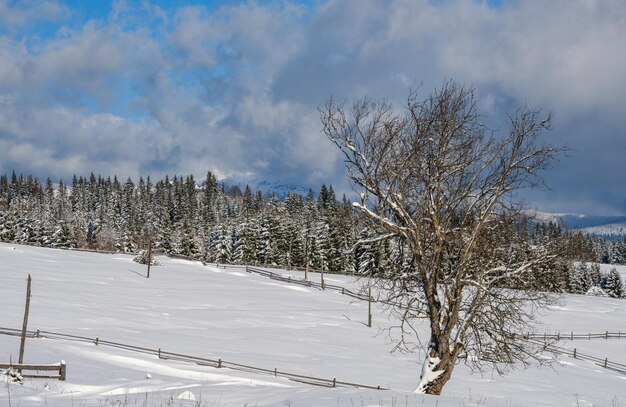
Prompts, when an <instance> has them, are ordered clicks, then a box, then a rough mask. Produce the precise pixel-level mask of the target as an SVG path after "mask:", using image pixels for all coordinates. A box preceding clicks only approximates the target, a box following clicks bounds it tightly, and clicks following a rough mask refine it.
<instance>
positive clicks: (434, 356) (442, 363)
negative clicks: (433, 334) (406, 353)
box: [415, 343, 456, 395]
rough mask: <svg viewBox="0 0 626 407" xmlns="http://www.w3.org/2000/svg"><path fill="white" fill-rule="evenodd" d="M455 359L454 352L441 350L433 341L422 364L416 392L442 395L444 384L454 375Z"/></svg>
mask: <svg viewBox="0 0 626 407" xmlns="http://www.w3.org/2000/svg"><path fill="white" fill-rule="evenodd" d="M441 353H443V354H441ZM455 359H456V358H455V357H454V354H451V353H449V352H445V351H444V352H439V351H438V350H437V349H436V347H432V343H431V346H429V347H428V353H427V357H426V359H425V360H424V364H423V366H422V374H421V375H420V383H419V385H418V386H417V388H416V389H415V393H420V394H432V395H440V394H441V390H442V389H443V386H444V385H445V384H446V383H447V382H448V380H450V377H451V376H452V369H454V362H455Z"/></svg>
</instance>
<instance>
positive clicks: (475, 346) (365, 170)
mask: <svg viewBox="0 0 626 407" xmlns="http://www.w3.org/2000/svg"><path fill="white" fill-rule="evenodd" d="M320 116H321V121H322V125H323V131H324V133H325V134H326V135H327V136H328V138H329V139H330V140H331V141H332V142H334V143H335V144H336V145H337V146H338V147H339V149H340V150H341V151H342V152H343V153H344V155H345V158H346V160H345V162H346V165H347V169H348V177H349V179H350V181H351V182H352V183H353V184H354V185H355V187H356V188H358V189H359V190H360V192H361V201H360V202H355V203H354V206H355V207H356V208H357V209H358V210H359V211H361V213H362V215H363V216H365V217H368V218H370V219H371V220H372V221H374V222H375V223H376V224H378V226H379V227H380V228H381V230H383V231H384V233H381V235H380V239H381V240H383V239H385V238H392V237H393V238H399V239H401V240H403V241H404V242H405V244H406V246H407V247H408V249H409V250H410V253H411V268H410V269H409V270H406V269H404V268H389V269H387V270H384V274H385V275H384V278H382V279H380V284H381V285H382V286H383V288H384V291H383V292H386V293H388V294H387V295H388V296H389V297H390V299H393V300H394V301H396V302H398V301H400V302H401V303H402V304H403V307H402V309H397V311H398V315H399V317H400V321H401V324H400V325H401V328H402V329H401V333H402V335H401V337H400V338H399V339H398V341H399V343H398V345H399V346H401V345H406V346H410V345H411V342H413V344H414V343H415V342H414V341H415V340H416V338H414V337H412V336H411V335H412V334H413V333H414V332H415V330H414V329H413V324H414V323H415V322H416V320H418V319H423V318H425V319H426V320H427V321H428V326H429V328H430V337H429V338H428V339H426V340H423V339H422V340H421V341H420V340H419V339H417V342H418V343H423V344H424V346H425V348H424V352H425V355H424V356H425V357H424V363H423V368H422V372H421V375H420V378H419V384H418V386H417V388H416V390H415V391H416V392H420V393H427V394H440V393H441V391H442V389H443V387H444V385H445V383H446V382H447V381H448V380H449V379H450V377H451V374H452V370H453V369H454V366H455V365H456V363H457V361H458V360H459V358H461V357H462V358H464V359H465V361H466V363H467V364H468V365H470V366H471V367H473V368H477V369H484V368H487V367H492V368H495V369H496V370H497V371H498V372H504V371H506V368H507V367H510V366H511V365H513V364H514V363H516V362H518V361H519V362H522V363H528V362H529V361H530V360H533V356H538V352H539V351H540V350H539V349H537V348H536V347H535V346H533V345H532V344H530V343H528V342H525V341H520V340H518V339H516V335H519V334H521V333H522V332H524V331H528V330H529V329H530V328H531V327H532V325H533V322H534V317H535V315H536V311H537V310H538V309H541V308H543V307H545V306H547V305H549V304H552V303H554V301H555V300H556V299H557V297H555V294H551V293H548V292H542V291H540V290H539V289H538V288H540V287H537V285H536V284H535V282H536V281H538V278H537V277H540V276H541V275H544V274H549V273H550V272H551V271H550V270H549V269H548V266H547V264H548V263H549V262H550V261H551V260H553V259H554V257H555V255H554V254H553V253H552V248H551V245H550V242H549V241H545V242H541V243H538V244H534V245H531V244H529V243H528V242H527V241H525V240H524V239H523V238H521V237H520V236H523V235H522V234H521V233H519V231H518V230H516V229H515V227H513V226H515V225H516V222H515V216H514V215H515V213H514V210H513V208H512V206H511V205H512V204H511V202H512V201H513V198H514V197H515V195H514V192H516V191H519V190H521V189H523V188H528V187H536V186H538V185H540V184H541V183H542V181H541V179H540V178H539V175H538V174H539V173H540V170H542V169H545V168H546V167H548V166H549V164H550V163H551V162H552V161H553V160H554V159H555V158H556V156H557V155H558V154H559V152H560V151H561V150H562V149H559V148H554V147H551V146H546V145H543V144H541V142H540V140H539V136H540V134H541V133H542V132H543V131H544V130H545V129H547V128H548V127H549V125H550V118H549V117H547V118H546V119H541V118H540V117H539V112H537V111H534V110H530V109H528V108H526V107H525V108H522V109H520V110H519V111H518V112H517V113H516V114H515V115H514V116H511V120H510V128H509V132H508V134H505V135H503V136H502V137H494V136H492V135H490V134H489V131H488V130H487V129H486V128H485V127H484V125H483V124H482V120H481V119H480V116H479V115H478V113H477V110H476V99H475V96H474V90H473V89H471V88H466V87H464V86H461V85H458V84H456V83H454V82H448V83H445V84H444V86H443V87H442V88H441V89H439V90H437V91H436V92H434V93H433V94H432V95H431V96H430V97H427V98H426V99H425V100H423V101H422V100H418V98H417V94H416V92H414V91H411V92H410V95H409V97H408V106H407V109H406V111H405V112H404V113H401V112H400V113H398V112H396V111H395V110H394V109H393V107H392V106H391V105H390V104H389V103H388V102H385V101H381V102H372V101H370V100H368V99H362V100H359V101H357V102H355V103H354V105H353V106H352V108H348V109H346V108H344V107H343V106H341V105H337V104H336V103H335V102H334V101H333V100H332V99H331V100H329V101H328V102H327V103H326V105H325V106H323V107H320ZM511 248H514V249H515V251H514V252H513V253H511ZM510 287H514V288H515V289H511V288H510ZM529 358H530V359H529ZM534 360H537V361H540V358H538V357H536V358H535V359H534Z"/></svg>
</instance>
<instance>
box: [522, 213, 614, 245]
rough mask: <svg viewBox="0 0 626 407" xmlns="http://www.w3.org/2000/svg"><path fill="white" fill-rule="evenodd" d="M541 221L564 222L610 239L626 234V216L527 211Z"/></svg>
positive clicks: (565, 224)
mask: <svg viewBox="0 0 626 407" xmlns="http://www.w3.org/2000/svg"><path fill="white" fill-rule="evenodd" d="M527 213H528V214H529V215H530V216H532V217H533V218H535V219H536V220H538V221H540V222H556V223H562V224H563V225H564V226H565V227H566V228H568V229H573V230H580V231H582V232H583V233H586V234H590V235H597V236H603V237H607V238H610V239H621V238H624V237H625V236H626V216H591V215H583V214H576V213H550V212H541V211H538V210H530V211H528V212H527Z"/></svg>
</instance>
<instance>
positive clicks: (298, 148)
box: [0, 0, 626, 214]
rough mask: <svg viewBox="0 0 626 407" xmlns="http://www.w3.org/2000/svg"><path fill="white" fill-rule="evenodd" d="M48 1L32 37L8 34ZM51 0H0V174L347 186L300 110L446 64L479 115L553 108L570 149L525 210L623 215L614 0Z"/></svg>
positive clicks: (625, 28) (372, 91) (618, 7)
mask: <svg viewBox="0 0 626 407" xmlns="http://www.w3.org/2000/svg"><path fill="white" fill-rule="evenodd" d="M34 4H37V6H41V7H47V9H48V10H49V11H50V13H49V14H48V15H49V16H51V18H48V19H47V22H46V23H45V24H48V25H49V24H51V23H50V21H51V20H52V21H62V23H58V24H57V26H56V28H55V30H53V33H52V34H51V35H49V36H47V37H41V36H38V37H37V38H35V36H33V35H31V36H29V35H25V34H24V31H23V30H24V29H25V28H24V27H27V26H38V25H39V24H41V23H42V18H41V17H40V16H39V15H37V13H35V12H34V10H35V8H34V6H33V5H34ZM71 15H72V10H71V9H69V8H68V7H66V6H64V5H63V4H62V3H58V2H53V1H40V2H25V3H20V2H18V3H12V2H6V1H1V0H0V25H3V26H4V27H5V29H4V30H0V170H1V171H4V172H8V171H11V170H12V169H13V168H15V169H17V170H18V171H22V172H24V173H33V174H35V175H38V176H42V177H47V176H52V177H53V178H58V177H65V178H67V177H70V176H71V175H72V174H73V173H79V174H88V173H90V172H91V171H94V172H100V173H102V174H104V175H109V174H113V173H117V174H118V175H119V176H121V177H126V176H135V177H136V176H138V175H152V176H161V175H163V174H165V173H166V172H167V173H170V174H172V173H178V174H188V173H194V174H195V175H196V176H197V177H203V176H204V174H205V173H206V171H207V170H211V171H214V172H216V173H217V174H219V175H220V176H223V177H232V178H238V179H243V180H245V179H267V180H276V181H280V182H285V183H296V184H302V185H304V186H314V187H317V186H318V185H319V184H321V183H322V182H326V183H333V184H335V185H336V186H337V189H338V190H340V191H343V190H348V189H349V187H348V185H347V184H346V181H345V177H344V170H343V167H342V163H341V157H340V156H339V154H338V152H337V151H336V149H335V148H334V147H333V146H332V145H331V143H330V142H329V141H327V140H325V139H324V137H323V136H322V134H321V133H320V123H319V117H318V113H317V109H316V108H317V106H318V105H320V104H322V103H323V102H324V100H325V99H326V98H327V97H328V96H330V95H333V96H334V97H335V98H337V99H339V100H344V99H345V100H348V101H350V100H352V98H354V97H360V96H363V95H369V96H371V97H374V98H378V97H386V98H388V99H390V100H391V101H393V102H394V103H395V104H396V105H397V106H399V107H400V106H402V104H403V100H404V99H405V98H406V96H407V92H408V89H409V86H411V85H415V84H421V91H422V92H423V93H424V94H426V93H428V92H430V91H431V90H432V89H433V88H434V87H436V86H439V85H441V83H442V81H443V80H445V79H446V78H448V79H450V78H452V79H455V80H457V81H460V82H463V83H467V84H472V85H474V86H476V87H477V90H478V92H477V94H478V98H479V107H480V109H481V112H482V113H483V114H484V115H485V120H486V121H487V122H488V123H489V125H490V126H491V127H493V128H495V129H500V130H506V113H510V112H514V110H515V109H516V108H518V107H519V106H521V105H523V104H525V103H529V104H530V105H532V106H538V107H542V108H543V109H544V110H545V111H546V112H548V111H553V112H554V113H555V123H554V124H555V126H554V130H553V131H552V132H550V134H548V135H547V136H548V140H549V141H551V142H553V143H554V144H558V145H562V144H567V145H568V146H569V147H571V148H572V149H573V151H572V152H571V154H570V157H568V158H563V159H562V160H561V161H560V162H558V163H556V165H555V166H554V168H553V169H552V171H550V172H549V173H547V174H546V180H547V182H548V184H549V185H550V186H551V187H552V190H551V191H549V192H535V193H532V194H528V196H527V198H528V199H529V200H530V201H531V204H532V205H534V206H538V207H540V208H542V209H549V210H556V211H563V212H565V211H568V212H575V211H581V212H583V211H584V212H589V213H613V214H614V213H626V202H625V201H626V198H625V197H626V183H624V182H623V181H622V180H621V178H622V177H623V174H624V173H626V171H625V170H626V164H624V163H625V162H626V161H624V160H623V159H622V155H623V154H624V153H626V141H625V140H626V137H625V136H624V135H625V133H626V122H625V121H624V117H626V105H625V104H624V103H622V101H621V98H622V95H623V94H625V93H626V77H625V76H624V72H626V53H624V52H623V39H624V38H626V5H625V4H624V3H623V2H622V1H621V0H605V1H583V0H573V1H569V0H563V1H550V2H545V1H525V2H521V1H520V2H518V1H513V2H503V3H502V4H499V5H498V7H495V8H494V7H490V6H489V3H483V2H476V1H466V0H459V1H446V2H432V1H427V0H417V1H415V0H397V1H392V2H375V1H360V0H358V1H357V0H341V1H339V0H329V1H325V2H320V3H315V5H314V6H311V7H307V6H303V5H302V4H296V3H293V4H292V3H290V2H270V3H258V2H251V3H239V4H234V5H225V6H222V7H218V8H216V9H208V8H204V7H202V6H189V7H180V8H172V9H168V10H167V11H164V10H163V9H161V8H159V7H157V6H149V5H145V4H144V5H138V4H135V3H125V2H119V3H117V5H116V7H114V8H113V9H112V10H111V11H110V13H108V14H107V15H106V16H102V18H101V19H96V20H90V21H77V20H72V19H71V18H70V17H68V16H71Z"/></svg>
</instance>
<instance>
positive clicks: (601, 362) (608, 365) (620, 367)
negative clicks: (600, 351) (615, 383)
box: [528, 339, 626, 374]
mask: <svg viewBox="0 0 626 407" xmlns="http://www.w3.org/2000/svg"><path fill="white" fill-rule="evenodd" d="M528 340H529V341H531V342H533V343H536V344H537V345H539V346H542V347H543V349H544V350H547V351H550V352H553V353H557V354H561V355H565V356H569V357H571V358H574V359H581V360H587V361H590V362H593V363H595V364H596V365H598V366H600V367H603V368H605V369H610V370H614V371H616V372H620V373H625V374H626V364H624V363H618V362H612V361H610V360H609V359H608V357H607V358H604V359H602V358H599V357H596V356H592V355H588V354H585V353H581V352H578V351H577V349H576V348H574V349H573V350H571V349H566V348H562V347H559V346H556V345H553V344H551V343H549V342H542V341H539V340H536V339H528Z"/></svg>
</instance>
